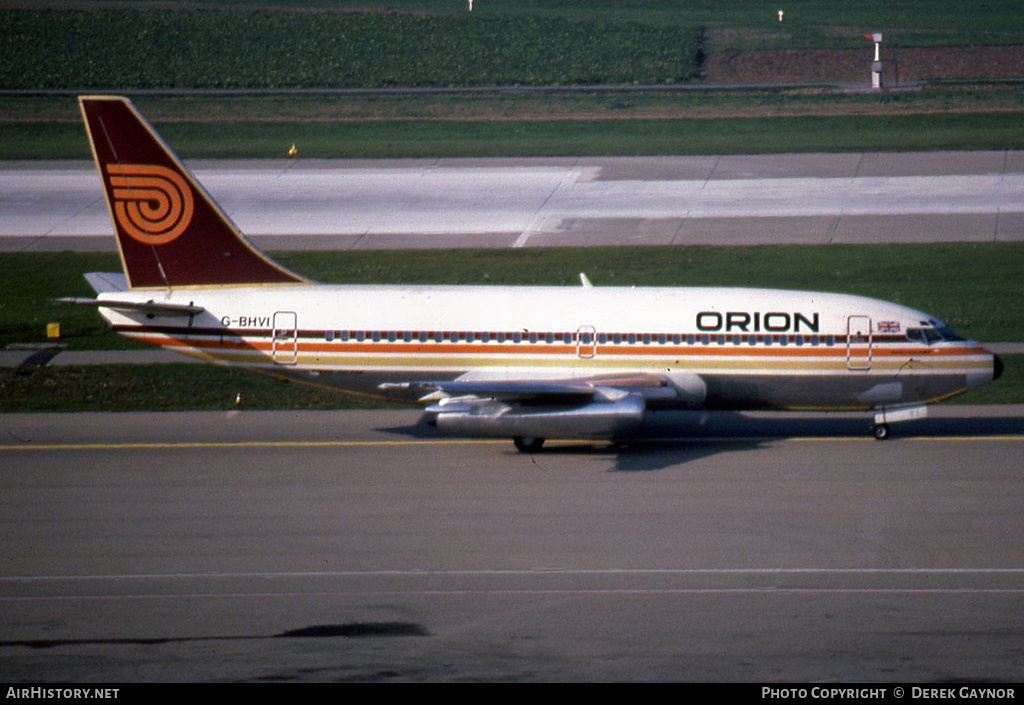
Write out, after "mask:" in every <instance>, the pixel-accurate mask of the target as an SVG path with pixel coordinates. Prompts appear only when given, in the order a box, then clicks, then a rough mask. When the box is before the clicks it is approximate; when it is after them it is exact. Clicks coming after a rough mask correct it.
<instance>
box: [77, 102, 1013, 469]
mask: <svg viewBox="0 0 1024 705" xmlns="http://www.w3.org/2000/svg"><path fill="white" fill-rule="evenodd" d="M79 103H80V106H81V110H82V115H83V117H84V120H85V125H86V129H87V132H88V135H89V141H90V143H91V145H92V152H93V156H94V157H95V161H96V168H97V169H98V171H99V175H100V179H101V180H102V182H103V189H104V192H105V194H106V200H107V205H108V207H109V210H110V216H111V219H112V221H113V224H114V230H115V233H116V237H117V245H118V250H119V252H120V256H121V263H122V265H123V270H124V272H123V274H122V273H114V274H111V273H93V274H88V275H86V279H87V280H88V282H89V283H90V284H91V285H92V287H93V288H94V289H95V290H96V292H97V296H96V298H95V299H86V300H82V299H69V301H72V302H75V303H85V304H91V305H95V306H98V308H99V311H100V313H101V314H102V315H103V317H104V318H105V319H106V320H107V321H108V322H109V323H110V325H111V326H113V329H114V330H115V331H117V332H118V333H121V334H123V335H126V336H128V337H129V338H132V339H135V340H141V341H143V342H145V343H150V344H152V345H158V346H161V347H164V348H167V349H169V350H174V351H176V352H179V353H183V354H185V355H190V356H192V357H196V358H200V359H203V360H207V361H210V362H216V363H221V364H225V365H232V366H238V367H241V368H245V369H247V370H250V371H253V372H257V373H262V374H266V375H271V376H274V377H280V378H286V379H289V380H294V381H300V382H304V383H307V384H312V385H316V386H319V387H324V388H333V389H338V390H343V391H347V392H352V393H356V394H371V395H377V396H381V397H387V398H392V399H405V400H410V401H415V402H419V403H420V404H423V405H425V406H426V411H427V413H428V414H429V415H430V416H431V417H432V419H433V420H434V421H435V422H436V424H437V426H438V428H439V429H441V430H442V431H446V432H449V433H452V434H458V435H470V436H492V437H508V438H512V439H513V440H514V442H515V445H516V446H517V447H518V448H519V449H520V450H524V451H535V450H538V449H539V448H540V447H541V446H542V445H543V443H544V439H546V438H573V439H604V440H613V441H617V440H626V439H630V438H634V437H636V436H638V435H640V434H642V433H643V429H644V419H645V417H646V416H647V415H648V414H649V413H651V412H652V411H653V410H657V409H707V410H712V409H731V410H745V409H747V410H749V409H780V410H782V409H790V410H791V409H820V410H839V409H843V410H850V409H859V410H865V411H873V412H874V426H873V433H874V435H875V437H877V438H879V439H884V438H887V437H888V436H889V434H890V428H889V423H890V422H893V421H899V420H905V419H910V418H917V417H919V416H921V415H923V414H924V411H925V405H926V404H928V403H930V402H935V401H939V400H942V399H946V398H948V397H952V396H954V395H956V394H959V393H961V392H964V391H966V390H968V389H971V388H973V387H977V386H978V385H981V384H984V383H986V382H989V381H991V380H993V379H995V378H997V377H999V375H1000V374H1001V372H1002V363H1001V362H1000V360H999V359H998V358H997V357H995V356H994V355H992V354H991V353H989V352H988V351H986V350H985V349H983V348H982V347H981V345H979V344H978V343H975V342H971V341H966V340H963V339H961V338H960V337H958V336H957V335H956V334H955V333H954V332H953V331H951V330H950V329H949V327H947V326H946V325H944V324H943V323H942V322H940V321H939V320H937V319H936V318H934V317H933V316H931V315H929V314H927V313H923V312H921V311H916V310H913V309H911V308H907V307H905V306H900V305H897V304H893V303H887V302H884V301H878V300H874V299H869V298H863V297H860V296H849V295H843V294H827V293H811V292H797V291H783V290H765V289H735V288H618V287H601V286H596V287H595V286H591V285H590V283H589V282H588V281H587V280H586V278H585V277H581V286H578V287H542V286H363V285H322V284H317V283H314V282H311V281H309V280H307V279H306V278H304V277H302V276H300V275H299V274H296V273H294V272H291V271H289V270H288V269H286V268H284V267H282V266H281V265H279V264H277V263H275V262H273V261H272V260H270V259H269V258H268V257H266V256H265V255H264V254H263V253H261V252H260V251H258V250H257V249H256V248H255V247H254V246H253V245H252V244H250V243H249V241H247V240H246V239H245V238H244V237H243V236H242V234H241V233H240V232H239V230H238V228H237V227H235V225H234V224H233V223H232V222H231V220H230V219H229V218H228V217H227V216H226V215H225V214H224V213H223V212H222V211H221V209H220V208H219V207H218V206H217V204H216V203H215V202H214V201H213V199H212V198H211V197H210V195H209V194H208V193H207V192H206V191H205V190H204V189H203V188H202V187H201V186H200V185H199V183H198V182H197V181H196V180H195V179H194V178H193V176H192V175H191V174H190V173H189V171H188V170H187V169H186V168H185V167H184V166H183V165H182V163H181V162H180V161H179V160H178V158H177V157H176V156H175V154H174V153H173V152H172V151H171V149H170V148H169V147H168V146H167V145H166V144H165V143H164V142H163V141H162V140H161V139H160V137H159V136H158V135H157V134H156V132H155V131H154V130H153V128H152V127H151V126H150V125H149V123H147V122H146V120H145V119H144V118H143V117H142V116H141V115H140V114H139V113H138V111H137V110H136V109H135V107H134V106H133V105H132V104H131V102H130V101H128V100H127V99H125V98H121V97H82V98H80V99H79Z"/></svg>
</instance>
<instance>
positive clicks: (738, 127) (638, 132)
mask: <svg viewBox="0 0 1024 705" xmlns="http://www.w3.org/2000/svg"><path fill="white" fill-rule="evenodd" d="M157 129H158V130H159V132H160V133H161V135H163V137H164V138H165V139H166V140H167V142H168V143H169V144H172V145H174V149H175V151H176V152H177V153H178V154H179V155H180V156H181V157H183V158H185V159H198V158H272V157H281V156H284V153H285V152H286V150H287V149H288V147H289V146H290V145H292V144H297V145H298V146H299V148H300V154H301V156H302V157H304V158H311V159H322V158H399V157H428V158H438V157H495V156H644V155H689V154H774V153H786V152H790V153H795V152H845V151H932V150H987V149H992V150H1003V149H1022V148H1024V120H1022V119H1021V117H1020V114H1019V113H991V114H984V113H980V114H979V113H972V114H959V113H957V114H949V115H946V114H938V115H890V116H863V115H858V116H838V117H786V118H728V119H720V120H590V121H588V120H536V121H527V122H501V121H490V120H488V121H479V122H477V121H467V122H444V121H419V120H411V121H386V120H385V121H367V122H305V123H304V122H295V123H290V122H287V123H264V122H260V123H247V122H244V121H243V122H240V123H220V122H215V123H203V122H199V123H173V122H172V123H160V124H157ZM88 150H89V147H88V143H87V142H86V140H85V138H84V133H83V131H82V128H81V126H80V125H77V124H55V123H14V124H9V123H8V124H4V123H0V159H12V160H13V159H88V158H89V156H90V155H89V151H88Z"/></svg>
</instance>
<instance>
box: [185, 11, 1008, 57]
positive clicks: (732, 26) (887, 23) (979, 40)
mask: <svg viewBox="0 0 1024 705" xmlns="http://www.w3.org/2000/svg"><path fill="white" fill-rule="evenodd" d="M200 2H201V3H202V4H204V5H209V6H218V5H223V4H224V2H225V0H200ZM231 2H232V4H236V5H247V6H257V5H265V4H267V2H266V0H231ZM273 4H274V5H276V6H282V7H292V8H296V7H317V8H331V9H365V8H368V7H374V6H376V7H386V8H388V9H393V10H397V11H406V12H431V13H438V14H449V15H453V16H462V15H465V14H467V4H466V2H465V0H390V2H387V3H375V2H373V0H281V1H280V2H274V3H273ZM779 8H782V9H784V10H785V21H784V22H783V23H781V24H780V23H779V21H778V15H777V10H778V9H779ZM473 14H474V15H475V16H477V17H489V16H495V15H515V16H523V15H528V16H539V17H557V18H559V19H568V20H575V21H590V22H617V21H628V22H644V23H649V24H654V25H659V26H666V27H695V26H702V27H708V28H709V29H711V30H728V31H729V35H728V37H727V38H728V40H729V42H730V44H728V45H726V47H725V48H762V47H768V48H778V47H785V46H836V45H837V44H843V45H847V46H856V45H858V43H860V42H862V41H863V40H862V39H861V38H860V35H861V34H862V33H863V32H868V31H873V30H883V31H886V32H889V33H890V37H892V39H893V40H895V41H899V42H901V43H902V44H903V45H904V46H907V45H917V46H969V45H977V44H1015V43H1018V42H1019V41H1020V38H1021V36H1024V15H1022V13H1021V11H1020V3H1019V1H1018V0H987V1H986V2H976V1H972V0H949V1H948V2H942V3H936V2H934V0H899V1H898V2H892V1H891V0H857V1H856V2H836V0H787V1H786V2H779V3H766V2H764V1H763V0H722V1H721V2H681V1H680V0H477V2H476V3H475V6H474V13H473Z"/></svg>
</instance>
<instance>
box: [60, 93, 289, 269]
mask: <svg viewBox="0 0 1024 705" xmlns="http://www.w3.org/2000/svg"><path fill="white" fill-rule="evenodd" d="M78 102H79V105H80V106H81V108H82V117H83V118H84V119H85V127H86V130H87V131H88V133H89V142H90V143H91V145H92V153H93V157H94V158H95V159H96V168H97V169H99V172H100V178H101V179H102V181H103V188H104V191H105V193H106V196H107V205H108V206H109V207H110V217H111V219H112V220H113V221H114V230H115V232H116V233H117V246H118V250H119V251H120V253H121V263H122V265H123V266H124V271H125V274H126V275H127V277H128V284H129V286H130V287H131V288H133V289H140V288H141V289H149V288H167V287H196V286H241V285H258V284H295V283H304V282H305V281H306V280H305V279H303V278H302V277H300V276H299V275H297V274H295V273H293V272H290V271H288V270H287V269H285V268H284V267H282V266H281V265H279V264H277V263H275V262H273V261H272V260H270V259H268V258H267V257H266V256H265V255H263V254H262V253H261V252H260V251H259V250H257V249H256V248H255V247H254V246H253V245H252V244H250V243H249V241H248V240H246V239H245V237H243V236H242V234H241V233H240V232H239V231H238V228H236V227H235V225H234V224H233V223H232V222H231V221H230V220H229V219H228V217H227V216H226V215H225V214H224V213H223V212H222V211H221V210H220V208H219V207H218V206H217V204H216V203H215V202H214V201H213V199H212V198H211V197H210V195H209V194H208V193H206V191H205V190H204V189H203V187H202V186H200V185H199V183H198V182H197V181H196V180H195V179H194V178H192V175H191V174H190V173H189V172H188V170H187V169H186V168H185V167H184V166H183V165H182V164H181V162H180V161H178V158H177V157H176V156H175V155H174V152H172V151H171V149H170V148H169V147H168V146H167V145H166V144H164V141H163V140H161V139H160V137H159V135H157V134H156V131H154V130H153V128H152V127H151V126H150V124H149V123H148V122H146V120H145V118H143V117H142V116H141V115H140V114H139V112H138V111H137V110H136V109H135V106H134V105H132V103H131V101H129V100H128V99H126V98H119V97H103V96H82V97H80V98H79V99H78Z"/></svg>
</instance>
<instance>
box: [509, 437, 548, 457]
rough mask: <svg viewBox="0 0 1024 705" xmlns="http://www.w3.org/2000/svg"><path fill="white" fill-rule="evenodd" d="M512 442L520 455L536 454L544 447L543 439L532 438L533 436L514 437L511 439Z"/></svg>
mask: <svg viewBox="0 0 1024 705" xmlns="http://www.w3.org/2000/svg"><path fill="white" fill-rule="evenodd" d="M512 442H513V443H515V445H516V448H517V449H519V452H521V453H536V452H537V451H538V450H540V449H541V448H543V447H544V439H543V438H534V437H533V436H516V437H515V438H513V439H512Z"/></svg>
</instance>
